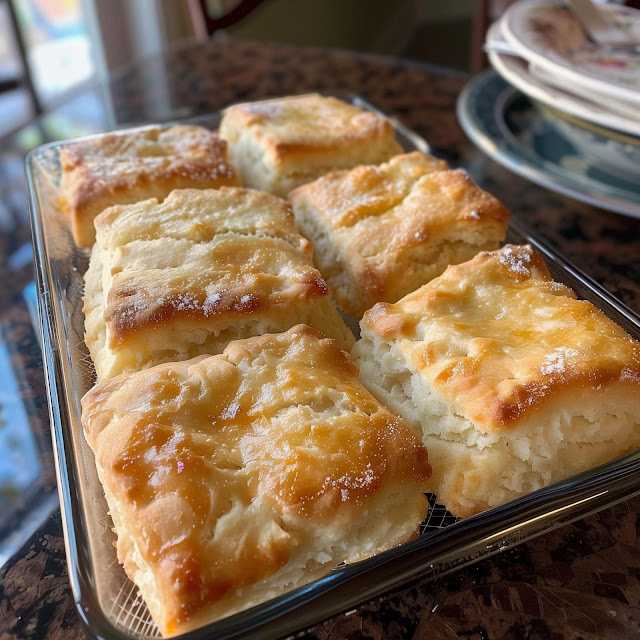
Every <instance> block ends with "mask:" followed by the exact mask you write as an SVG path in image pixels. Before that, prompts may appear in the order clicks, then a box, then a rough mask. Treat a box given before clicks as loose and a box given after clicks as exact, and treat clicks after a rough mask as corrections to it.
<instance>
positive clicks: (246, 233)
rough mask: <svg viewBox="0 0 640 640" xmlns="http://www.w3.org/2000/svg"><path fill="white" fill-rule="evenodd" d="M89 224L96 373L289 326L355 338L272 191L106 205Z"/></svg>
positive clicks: (183, 194)
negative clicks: (303, 325) (93, 236)
mask: <svg viewBox="0 0 640 640" xmlns="http://www.w3.org/2000/svg"><path fill="white" fill-rule="evenodd" d="M95 224H96V232H97V235H96V243H95V245H94V247H93V250H92V253H91V260H90V263H89V269H88V271H87V273H86V276H85V284H86V286H85V299H84V312H85V340H86V343H87V346H88V347H89V351H90V353H91V357H92V358H93V362H94V364H95V368H96V373H97V375H98V379H103V378H108V377H110V376H113V375H116V374H118V373H121V372H124V371H135V370H138V369H142V368H145V367H150V366H153V365H155V364H159V363H161V362H170V361H173V360H185V359H187V358H191V357H194V356H196V355H201V354H205V353H208V354H213V353H220V352H221V351H222V350H223V349H224V348H225V346H226V345H227V343H228V342H230V341H231V340H234V339H236V338H245V337H249V336H253V335H259V334H261V333H269V332H274V333H275V332H278V331H285V330H286V329H289V328H290V327H292V326H293V325H295V324H298V323H306V324H310V325H312V326H314V327H316V328H317V329H319V330H320V331H321V332H323V333H324V334H325V335H327V336H329V337H333V338H337V339H339V340H340V341H341V343H342V344H343V345H344V346H345V348H350V347H351V345H352V344H353V335H352V333H351V332H350V331H349V329H347V327H346V326H345V324H344V322H343V321H342V318H341V317H340V315H339V314H338V311H337V310H336V308H335V306H334V305H333V302H332V301H331V299H330V296H329V295H328V292H327V286H326V284H325V282H324V280H323V279H322V277H321V275H320V273H319V272H318V271H317V269H315V268H314V267H313V263H312V254H311V246H310V244H309V242H308V241H307V240H305V239H304V238H303V237H302V236H301V235H300V234H299V233H298V232H297V230H296V228H295V225H294V222H293V216H292V214H291V210H290V208H289V205H288V204H287V202H286V201H284V200H281V199H280V198H276V197H275V196H272V195H269V194H268V193H261V192H258V191H253V190H250V189H241V188H233V187H223V188H221V189H183V190H178V191H173V192H172V193H171V194H170V195H169V196H168V197H167V198H166V199H165V200H164V201H163V202H162V203H159V202H158V201H157V200H155V199H151V200H143V201H142V202H138V203H136V204H131V205H119V206H115V207H111V208H109V209H107V210H106V211H104V212H103V213H101V214H100V215H99V216H98V217H97V218H96V223H95Z"/></svg>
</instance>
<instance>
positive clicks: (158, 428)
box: [82, 326, 429, 635]
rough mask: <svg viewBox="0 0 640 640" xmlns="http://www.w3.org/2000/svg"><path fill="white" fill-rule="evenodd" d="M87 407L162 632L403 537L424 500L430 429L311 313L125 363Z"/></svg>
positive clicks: (114, 505)
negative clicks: (381, 392) (215, 346)
mask: <svg viewBox="0 0 640 640" xmlns="http://www.w3.org/2000/svg"><path fill="white" fill-rule="evenodd" d="M82 411H83V414H82V423H83V426H84V431H85V435H86V439H87V441H88V442H89V445H90V446H91V448H92V449H93V451H94V453H95V460H96V466H97V469H98V475H99V477H100V480H101V482H102V484H103V487H104V491H105V495H106V498H107V502H108V504H109V510H110V512H111V515H112V517H113V523H114V525H115V530H116V533H117V537H118V543H117V552H118V558H119V560H120V562H121V563H122V564H123V565H124V568H125V570H126V572H127V574H128V575H129V577H130V578H131V579H132V580H133V581H134V582H135V583H136V584H137V585H138V587H139V588H140V591H141V592H142V595H143V597H144V599H145V601H146V602H147V604H148V606H149V610H150V612H151V615H152V616H153V619H154V620H155V622H156V623H157V625H158V627H159V628H160V631H161V632H162V633H163V634H164V635H173V634H177V633H181V632H184V631H187V630H188V629H192V628H194V627H197V626H200V625H202V624H204V623H206V622H209V621H211V620H214V619H216V618H220V617H224V616H226V615H229V614H231V613H233V612H236V611H238V610H241V609H245V608H247V607H250V606H252V605H255V604H257V603H259V602H262V601H265V600H268V599H270V598H272V597H274V596H277V595H280V594H281V593H284V592H286V591H289V590H290V589H293V588H295V587H298V586H300V585H302V584H305V583H307V582H310V581H311V580H313V579H315V578H317V577H320V576H321V575H324V574H326V573H328V572H329V571H330V570H331V569H333V568H334V567H335V566H336V565H337V564H339V563H340V562H342V561H345V562H353V561H356V560H360V559H363V558H366V557H368V556H371V555H373V554H376V553H379V552H380V551H383V550H385V549H388V548H390V547H393V546H395V545H398V544H400V543H402V542H404V541H406V540H408V539H410V538H412V537H414V536H415V535H416V534H417V532H418V527H419V524H420V522H421V521H422V520H423V519H424V517H425V515H426V499H425V496H424V495H423V491H424V488H425V484H426V479H427V478H428V475H429V465H428V462H427V454H426V451H425V449H424V448H423V447H422V445H421V443H420V440H419V437H417V436H416V435H415V433H414V431H413V430H412V429H411V428H410V427H409V426H408V425H407V424H406V423H404V421H402V420H401V419H400V418H397V417H396V416H394V415H392V414H391V413H389V412H388V411H387V410H386V409H385V408H384V407H383V406H382V405H380V404H379V403H378V401H377V400H376V399H375V398H374V397H373V396H372V395H371V394H369V393H368V392H367V391H366V390H365V389H364V387H362V385H361V384H360V383H359V381H358V378H357V370H356V368H355V366H354V365H353V363H352V362H351V360H350V358H349V356H348V354H347V353H345V352H344V351H341V349H340V345H339V344H338V343H336V342H335V341H333V340H328V339H320V338H319V335H318V334H317V333H316V332H315V331H314V330H312V329H310V328H309V327H304V326H297V327H294V328H293V329H290V330H289V331H287V332H286V333H281V334H275V335H264V336H260V337H255V338H251V339H248V340H238V341H236V342H232V343H231V344H229V346H228V347H227V348H226V349H225V351H224V353H223V354H220V355H217V356H209V357H199V358H195V359H193V360H189V361H186V362H179V363H169V364H163V365H159V366H156V367H153V368H151V369H147V370H145V371H140V372H138V373H134V374H131V375H126V374H125V375H121V376H118V377H116V378H113V379H111V380H108V381H107V382H105V383H102V384H99V385H97V386H96V387H94V388H93V389H92V390H91V391H89V393H88V394H87V395H86V396H85V397H84V398H83V400H82Z"/></svg>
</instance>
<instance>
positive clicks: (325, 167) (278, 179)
mask: <svg viewBox="0 0 640 640" xmlns="http://www.w3.org/2000/svg"><path fill="white" fill-rule="evenodd" d="M220 136H221V137H222V138H224V139H225V140H226V141H227V142H228V144H229V156H230V158H231V162H232V164H233V166H234V167H235V169H236V171H237V172H238V174H239V175H240V177H241V178H242V181H243V184H245V185H246V186H248V187H254V188H256V189H262V190H264V191H270V192H271V193H275V194H276V195H280V196H286V195H287V194H288V193H289V191H291V190H292V189H293V188H295V187H297V186H299V185H301V184H304V183H305V182H309V181H311V180H315V179H316V178H317V177H318V176H321V175H324V174H325V173H328V172H329V171H332V170H334V169H347V168H350V167H354V166H356V165H358V164H368V163H377V162H384V161H385V160H388V159H389V158H391V157H392V156H394V155H395V154H397V153H402V148H401V147H400V145H399V144H398V143H397V142H396V139H395V134H394V131H393V127H392V126H391V124H390V123H389V122H388V121H387V119H386V118H384V117H382V116H380V115H377V114H375V113H372V112H370V111H364V110H363V109H359V108H358V107H355V106H354V105H352V104H348V103H346V102H342V101H341V100H337V99H336V98H329V97H324V96H321V95H318V94H317V93H310V94H306V95H301V96H289V97H286V98H275V99H273V100H263V101H260V102H249V103H246V104H237V105H234V106H232V107H229V108H228V109H227V110H226V111H225V114H224V117H223V118H222V123H221V124H220Z"/></svg>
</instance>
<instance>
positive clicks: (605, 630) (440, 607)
mask: <svg viewBox="0 0 640 640" xmlns="http://www.w3.org/2000/svg"><path fill="white" fill-rule="evenodd" d="M465 81H466V78H465V77H464V76H461V75H455V74H450V73H447V72H445V71H443V70H438V69H434V68H428V67H425V66H422V65H417V64H412V63H407V62H403V61H400V60H393V59H385V58H379V57H372V56H361V55H356V54H352V53H348V52H335V51H321V50H313V49H306V50H302V49H292V48H284V47H276V46H271V45H261V44H255V43H246V42H238V41H233V40H218V41H213V42H208V43H206V44H200V45H190V46H185V47H182V48H180V49H178V50H175V51H172V52H170V53H168V54H167V55H166V56H164V57H161V58H160V57H159V58H156V59H153V60H148V61H146V62H145V64H144V65H140V66H135V67H133V68H131V69H129V70H127V71H125V72H123V73H122V74H120V75H119V76H118V77H117V78H115V79H114V80H113V81H112V82H111V84H110V85H109V86H108V87H102V88H96V89H88V90H86V91H85V92H83V94H82V95H80V96H78V97H77V98H76V99H75V100H72V101H70V102H69V103H68V104H67V105H64V106H62V107H61V108H60V109H58V111H57V112H56V114H54V115H55V118H57V120H56V123H57V124H58V125H59V122H60V121H61V119H64V118H66V122H67V123H72V124H73V123H75V124H76V125H77V126H79V127H80V129H81V130H82V131H87V132H88V131H92V130H95V131H99V130H106V129H109V128H113V127H115V126H121V125H123V124H125V123H133V122H150V121H156V120H166V119H170V118H172V117H186V116H190V115H197V114H199V113H206V112H209V111H213V110H217V109H220V108H221V107H224V106H226V105H228V104H229V103H232V102H235V101H238V100H244V99H252V98H258V97H262V96H271V95H281V94H288V93H300V92H304V91H308V90H321V91H327V92H329V91H331V92H338V93H356V94H360V95H362V96H363V97H365V98H367V99H369V100H370V101H371V102H373V103H374V104H375V105H377V106H379V107H380V108H382V109H383V110H385V111H386V112H388V113H389V114H391V115H394V116H396V117H398V118H399V119H400V120H402V121H403V122H404V123H405V124H406V125H408V126H409V127H411V128H413V129H414V130H415V131H417V132H418V133H420V134H421V135H423V136H424V137H425V138H426V139H427V140H428V141H429V142H430V143H431V145H432V146H433V148H434V150H435V151H436V152H438V153H439V154H440V155H442V156H443V157H445V158H446V159H447V160H449V161H450V162H451V163H452V164H454V165H464V166H466V167H467V168H468V169H469V170H470V171H471V172H472V173H473V175H474V176H475V177H476V179H478V180H479V181H481V182H482V183H483V184H484V185H485V186H486V187H487V188H489V189H490V190H491V191H493V192H494V193H495V194H496V195H498V196H499V197H500V198H502V199H503V200H504V201H505V203H506V204H507V205H508V206H509V207H511V209H512V210H513V211H514V213H515V214H516V215H517V216H518V217H520V218H521V219H522V220H524V221H526V222H527V223H528V224H529V225H530V227H531V228H533V229H534V230H535V231H537V232H538V233H539V234H540V235H541V236H542V237H544V238H546V239H547V240H548V241H549V242H550V243H551V244H552V245H553V246H554V247H555V248H556V249H558V250H560V251H561V252H563V253H564V254H565V255H566V256H567V257H569V258H570V259H571V260H572V261H574V262H575V263H576V264H577V265H578V266H580V267H581V268H582V269H583V270H585V271H586V272H587V273H589V274H590V275H591V276H593V277H594V278H595V279H596V280H598V281H599V282H600V283H602V284H603V285H604V286H605V287H607V288H608V289H609V290H611V291H612V292H613V293H614V294H616V295H617V296H619V297H620V298H621V299H622V300H623V301H624V302H625V303H626V304H628V305H629V306H630V307H632V308H633V309H635V310H637V311H640V222H639V221H634V220H630V219H628V218H623V217H620V216H616V215H614V214H612V213H608V212H605V211H601V210H598V209H595V208H593V207H590V206H588V205H584V204H580V203H577V202H575V201H572V200H569V199H567V198H564V197H561V196H558V195H555V194H553V193H551V192H549V191H546V190H544V189H542V188H540V187H537V186H535V185H532V184H530V183H527V182H526V181H524V180H522V179H520V178H518V177H516V176H515V175H513V174H511V173H509V172H508V171H506V170H505V169H502V168H501V167H499V166H497V165H496V164H494V163H493V162H491V161H490V160H488V159H487V158H486V157H484V156H483V155H482V154H481V153H480V152H478V151H477V150H476V149H474V148H473V146H472V145H471V144H470V143H469V142H468V141H467V140H466V137H465V135H464V134H463V132H462V131H461V129H460V128H459V126H458V124H457V122H456V117H455V101H456V97H457V95H458V93H459V91H460V89H461V88H462V86H463V85H464V83H465ZM87 103H88V104H90V105H93V106H92V107H91V109H93V110H91V109H89V110H88V111H87V109H86V108H85V109H84V110H82V109H81V108H80V105H82V104H84V105H85V107H86V104H87ZM87 113H89V115H87ZM52 122H53V121H52V119H51V117H50V118H48V119H45V120H43V121H42V123H40V124H39V126H38V127H36V128H35V129H34V130H30V132H29V135H30V136H31V137H30V138H29V139H30V140H35V141H44V140H47V139H50V138H51V137H52V136H53V135H55V134H53V133H52V131H53V127H52V125H51V123H52ZM72 130H75V129H73V128H72ZM25 137H27V136H26V134H25V133H24V132H22V133H20V134H18V135H16V136H14V137H13V138H11V139H9V140H7V141H5V142H4V143H3V145H2V147H1V150H0V195H1V196H2V205H1V206H0V280H1V281H2V283H3V285H2V286H1V287H0V338H1V343H2V344H3V345H4V348H5V349H6V351H7V353H9V354H10V356H9V360H10V362H11V368H12V370H13V378H14V379H15V381H16V383H15V384H16V388H17V390H18V391H17V394H18V396H19V397H18V400H20V401H22V404H23V405H24V407H25V411H24V417H23V419H24V420H25V423H26V424H27V425H28V427H29V429H30V430H31V433H32V439H33V442H34V443H35V444H34V447H35V450H36V451H37V455H38V456H39V460H40V472H39V474H38V478H37V480H35V481H34V483H33V486H32V487H31V488H30V489H29V491H25V492H22V493H20V495H18V496H17V498H16V497H15V496H14V497H13V498H11V497H10V500H9V501H7V500H5V499H4V498H1V497H0V500H5V501H4V502H0V533H1V532H2V527H3V526H4V527H5V528H9V529H10V528H11V527H12V526H14V525H15V527H18V524H19V523H22V522H23V519H24V518H23V516H24V513H25V512H26V513H30V512H32V511H34V510H35V508H34V507H33V504H32V503H30V502H29V500H36V498H37V497H38V496H39V497H40V498H43V496H44V497H46V498H48V499H53V500H55V497H52V496H55V494H54V493H53V492H54V489H53V485H54V480H53V473H52V458H51V446H50V444H49V435H48V416H47V410H46V401H45V395H44V394H45V391H44V382H43V373H42V362H41V358H40V355H39V347H38V342H37V339H36V333H35V331H34V329H33V326H32V320H31V316H30V313H29V307H30V305H31V306H32V304H33V295H32V294H33V291H32V289H29V286H28V285H29V282H30V281H31V279H32V274H31V265H30V262H29V260H28V241H29V231H28V227H27V223H26V214H25V211H26V204H25V194H24V190H25V186H24V182H23V180H22V178H21V169H20V164H21V157H20V156H21V154H22V153H23V150H24V148H25V146H29V144H32V142H28V143H25V142H24V140H25ZM25 255H26V256H27V260H26V261H25ZM1 373H2V371H0V374H1ZM5 374H6V372H5ZM4 384H5V383H4V382H3V381H2V380H0V403H2V402H6V401H8V400H7V397H8V396H7V394H8V393H9V392H8V391H7V387H6V385H5V386H1V385H4ZM2 392H5V395H4V396H3V395H2ZM14 395H15V392H14ZM0 416H1V414H0ZM1 495H3V494H0V496H1ZM12 495H13V494H12ZM30 505H31V506H30ZM9 507H10V508H9ZM6 514H8V515H6ZM21 514H22V516H21ZM21 518H22V519H21ZM639 535H640V499H634V500H631V501H629V502H626V503H624V504H621V505H618V506H616V507H614V508H610V509H608V510H606V511H603V512H601V513H599V514H597V515H594V516H591V517H589V518H587V519H585V520H582V521H580V522H578V523H576V524H573V525H570V526H566V527H564V528H562V529H559V530H556V531H554V532H553V533H551V534H547V535H545V536H542V537H540V538H537V539H536V540H534V541H532V542H529V543H527V544H523V545H520V546H519V547H517V548H516V549H514V550H511V551H508V552H505V553H503V554H500V555H498V556H496V557H494V558H492V559H488V560H484V561H482V562H480V563H478V564H476V565H474V566H472V567H470V568H467V569H465V570H462V571H459V572H458V573H456V574H454V575H451V576H449V577H447V578H443V579H440V580H438V581H436V582H424V581H423V582H417V583H416V584H414V585H412V586H410V587H408V588H406V589H404V590H402V591H401V592H398V593H395V594H391V595H388V596H385V597H384V598H381V599H378V600H376V601H374V602H371V603H368V604H365V605H363V606H361V607H359V608H358V609H357V610H356V611H354V612H351V613H350V614H349V615H341V616H338V617H336V618H334V619H331V620H328V621H326V622H324V623H322V624H320V625H318V626H316V627H314V628H313V629H311V630H309V631H308V632H307V633H306V637H308V638H314V639H317V640H321V639H322V640H329V639H331V640H334V639H336V640H337V639H338V638H351V639H356V638H372V639H374V638H375V639H396V638H397V639H409V638H415V639H420V640H427V639H430V640H431V639H434V640H435V639H449V638H469V639H474V640H481V639H489V638H490V639H492V640H493V639H497V638H532V639H533V638H535V639H546V638H552V639H557V640H578V639H580V638H582V639H585V640H587V639H588V640H591V639H594V640H595V639H596V638H616V639H623V638H636V637H638V635H640V540H639V539H638V538H639ZM10 555H11V557H10V558H9V559H8V560H7V561H6V562H5V564H4V566H3V567H2V568H1V569H0V640H9V639H14V638H38V639H40V638H48V639H54V638H55V639H61V638H65V639H67V638H81V637H84V631H83V628H82V624H81V622H80V620H79V618H78V616H77V614H76V612H75V610H74V605H73V602H72V596H71V591H70V588H69V586H68V579H67V573H66V563H65V557H64V545H63V542H62V527H61V522H60V513H59V511H58V510H57V509H55V508H54V509H53V511H52V513H51V514H50V515H49V516H48V517H46V518H43V521H42V524H40V526H39V528H38V529H37V530H36V531H35V533H34V534H33V535H31V536H30V537H28V539H25V540H24V541H23V544H22V546H21V548H20V549H18V550H17V551H16V550H15V549H14V550H13V551H12V553H11V554H10Z"/></svg>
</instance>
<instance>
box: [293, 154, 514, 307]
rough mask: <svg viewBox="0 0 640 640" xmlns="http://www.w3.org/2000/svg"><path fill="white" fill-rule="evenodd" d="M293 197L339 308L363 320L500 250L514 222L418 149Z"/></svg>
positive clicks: (458, 174) (461, 176) (333, 176)
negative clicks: (450, 270) (379, 305)
mask: <svg viewBox="0 0 640 640" xmlns="http://www.w3.org/2000/svg"><path fill="white" fill-rule="evenodd" d="M289 198H290V200H291V203H292V206H293V211H294V215H295V217H296V222H297V223H298V226H299V227H300V229H301V230H302V233H303V234H304V235H306V237H307V238H309V240H311V241H312V242H313V243H314V246H315V250H316V264H317V265H318V267H319V269H320V271H321V272H322V274H323V275H324V277H325V278H326V280H327V283H328V284H329V286H330V288H331V290H332V293H333V294H334V296H335V298H336V300H337V302H338V305H339V306H340V307H341V308H342V310H343V311H345V312H346V313H348V314H350V315H352V316H354V317H356V318H360V317H362V314H363V313H364V312H365V311H366V310H367V309H369V308H371V307H372V306H373V305H374V304H375V303H376V302H396V301H397V300H399V299H400V298H402V296H404V295H406V294H407V293H409V292H410V291H413V290H414V289H417V288H418V287H420V286H421V285H423V284H425V283H426V282H429V280H431V279H432V278H434V277H436V276H438V275H440V274H441V273H442V272H443V271H444V270H445V269H446V268H447V266H448V265H449V264H457V263H459V262H464V261H465V260H468V259H469V258H471V257H473V256H474V255H475V254H476V253H477V252H478V251H482V250H488V249H496V248H497V247H498V246H499V244H500V242H501V241H502V240H504V237H505V233H506V227H507V222H508V219H509V213H508V211H507V210H506V209H505V208H504V207H503V206H502V205H501V204H500V202H499V201H498V200H497V199H496V198H494V197H493V196H492V195H491V194H489V193H487V192H486V191H483V190H482V189H480V188H479V187H478V186H476V185H475V184H474V183H473V181H472V180H471V178H469V176H468V175H467V174H466V173H465V172H464V171H460V170H457V171H449V170H447V165H446V163H445V162H444V161H442V160H438V159H437V158H434V157H431V156H428V155H425V154H423V153H420V152H417V151H416V152H413V153H408V154H404V155H399V156H396V157H394V158H392V159H391V160H390V161H389V162H387V163H385V164H381V165H377V166H376V165H369V166H361V167H356V168H355V169H351V170H349V171H337V172H334V173H330V174H328V175H326V176H324V177H322V178H319V179H318V180H316V181H315V182H311V183H309V184H306V185H304V186H302V187H299V188H298V189H296V190H295V191H293V192H292V193H291V194H290V196H289Z"/></svg>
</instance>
